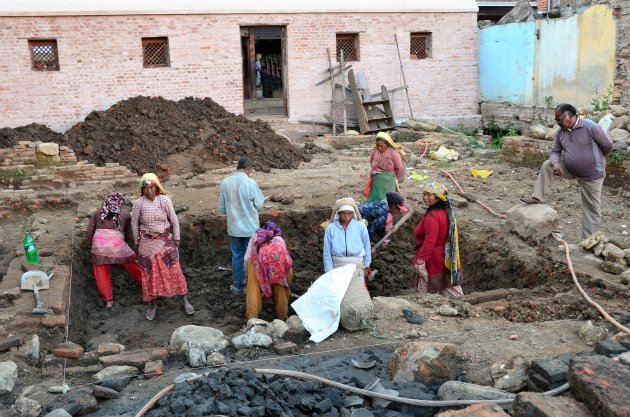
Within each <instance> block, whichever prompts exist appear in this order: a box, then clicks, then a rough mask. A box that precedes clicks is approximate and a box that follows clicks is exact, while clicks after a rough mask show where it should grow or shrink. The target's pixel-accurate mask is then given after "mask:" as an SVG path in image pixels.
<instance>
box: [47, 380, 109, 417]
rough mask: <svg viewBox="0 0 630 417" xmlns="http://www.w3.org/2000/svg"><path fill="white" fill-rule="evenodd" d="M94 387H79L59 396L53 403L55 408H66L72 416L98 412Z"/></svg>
mask: <svg viewBox="0 0 630 417" xmlns="http://www.w3.org/2000/svg"><path fill="white" fill-rule="evenodd" d="M92 390H93V388H92V387H79V388H76V389H73V390H70V391H69V392H68V393H67V394H65V395H60V396H58V397H57V398H56V399H55V401H54V402H53V406H54V407H55V408H64V409H65V410H66V411H67V412H68V413H70V414H72V415H82V414H89V413H93V412H94V411H96V410H98V403H97V402H96V398H94V396H93V395H92Z"/></svg>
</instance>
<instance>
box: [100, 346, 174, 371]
mask: <svg viewBox="0 0 630 417" xmlns="http://www.w3.org/2000/svg"><path fill="white" fill-rule="evenodd" d="M167 358H168V350H167V349H164V348H158V349H137V350H130V351H127V352H123V353H119V354H117V355H108V356H101V357H100V359H99V362H100V363H101V364H102V365H103V366H114V365H129V366H135V367H136V368H138V369H142V368H143V367H144V364H145V363H147V362H150V361H155V360H166V359H167Z"/></svg>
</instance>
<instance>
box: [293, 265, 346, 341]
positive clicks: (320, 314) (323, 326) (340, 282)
mask: <svg viewBox="0 0 630 417" xmlns="http://www.w3.org/2000/svg"><path fill="white" fill-rule="evenodd" d="M356 268H357V266H356V265H353V264H350V265H345V266H342V267H339V268H335V269H333V270H332V271H330V272H327V273H325V274H324V275H322V276H321V277H319V278H317V281H315V282H314V283H313V285H311V287H310V288H309V289H308V291H306V293H305V294H304V295H303V296H301V297H300V298H298V299H297V300H295V301H294V302H293V303H292V304H291V307H293V310H295V312H296V313H297V315H298V317H299V318H300V319H301V320H302V324H304V328H306V330H308V332H309V333H310V334H311V337H310V339H309V340H311V341H313V342H315V343H319V342H321V341H322V340H324V339H326V338H327V337H328V336H330V335H331V334H333V333H334V332H336V331H337V328H339V320H340V318H341V309H340V306H341V300H343V296H344V295H345V294H346V291H347V290H348V285H350V281H351V280H352V275H353V274H354V271H355V270H356Z"/></svg>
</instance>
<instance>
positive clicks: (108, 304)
mask: <svg viewBox="0 0 630 417" xmlns="http://www.w3.org/2000/svg"><path fill="white" fill-rule="evenodd" d="M112 307H114V300H109V301H108V302H106V303H105V308H112Z"/></svg>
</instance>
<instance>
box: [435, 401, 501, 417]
mask: <svg viewBox="0 0 630 417" xmlns="http://www.w3.org/2000/svg"><path fill="white" fill-rule="evenodd" d="M435 417H509V414H508V413H506V412H505V411H503V409H502V408H501V406H500V405H497V404H493V403H481V404H473V405H470V406H468V407H466V408H462V409H461V410H446V411H442V412H441V413H439V414H436V415H435Z"/></svg>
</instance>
